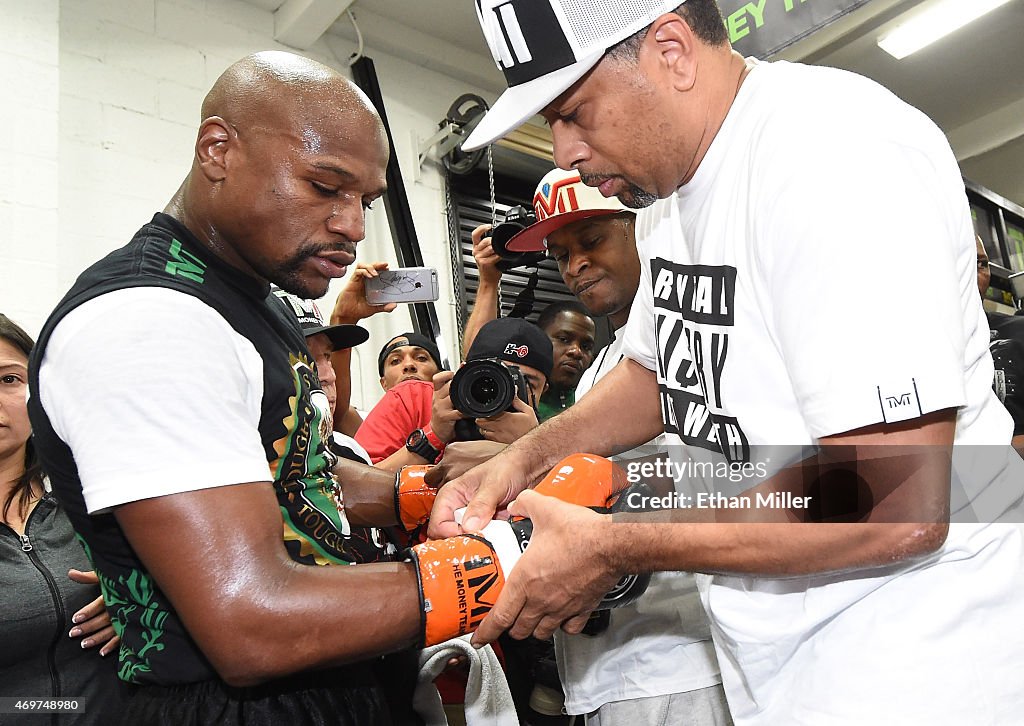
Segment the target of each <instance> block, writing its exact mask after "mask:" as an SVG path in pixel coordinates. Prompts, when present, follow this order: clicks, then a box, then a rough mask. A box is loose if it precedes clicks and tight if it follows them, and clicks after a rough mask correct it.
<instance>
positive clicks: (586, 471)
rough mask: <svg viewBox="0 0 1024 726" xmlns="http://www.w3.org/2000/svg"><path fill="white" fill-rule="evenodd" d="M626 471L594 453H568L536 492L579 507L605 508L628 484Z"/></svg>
mask: <svg viewBox="0 0 1024 726" xmlns="http://www.w3.org/2000/svg"><path fill="white" fill-rule="evenodd" d="M628 484H629V481H628V480H627V478H626V472H625V470H623V468H622V467H620V466H618V465H617V464H615V463H614V462H612V461H611V460H609V459H606V458H604V457H603V456H597V455H596V454H571V455H569V456H567V457H565V458H564V459H562V460H561V461H560V462H558V464H556V465H555V466H554V468H553V469H551V471H549V472H548V475H547V476H545V477H544V479H542V480H541V482H540V483H539V484H537V486H536V488H535V490H536V491H537V493H539V494H546V495H547V496H549V497H555V498H556V499H561V500H562V501H563V502H568V503H569V504H578V505H580V506H582V507H594V508H604V507H608V506H610V505H611V502H612V501H614V500H615V498H616V497H617V496H618V494H619V492H620V491H622V490H623V489H625V488H626V486H628Z"/></svg>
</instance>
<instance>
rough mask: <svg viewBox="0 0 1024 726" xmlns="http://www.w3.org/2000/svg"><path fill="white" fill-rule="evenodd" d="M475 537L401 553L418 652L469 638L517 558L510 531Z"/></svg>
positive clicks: (502, 525) (499, 525)
mask: <svg viewBox="0 0 1024 726" xmlns="http://www.w3.org/2000/svg"><path fill="white" fill-rule="evenodd" d="M484 533H485V534H486V535H487V537H488V538H485V537H484V536H483V535H481V534H460V535H457V536H455V537H449V538H448V539H438V540H431V541H429V542H424V543H422V544H418V545H416V546H415V547H411V548H409V550H407V559H408V560H409V561H410V562H412V563H413V564H414V565H416V577H417V580H418V582H419V586H420V605H421V608H422V609H421V612H422V613H423V616H422V623H423V647H427V646H431V645H436V644H438V643H443V642H444V641H446V640H450V639H451V638H457V637H459V636H460V635H465V634H466V633H472V632H473V631H474V630H476V628H477V626H479V625H480V623H481V622H482V621H483V619H484V618H485V617H486V616H487V613H489V612H490V611H491V608H492V607H494V603H495V602H496V601H497V600H498V595H499V594H501V589H502V588H503V587H504V586H505V578H506V577H507V576H508V574H509V573H510V572H511V571H512V568H513V567H514V566H515V563H516V562H517V561H518V560H519V557H520V555H521V554H522V547H523V546H525V545H520V544H519V543H518V542H517V539H516V534H515V532H514V530H513V527H512V526H511V525H510V524H509V523H508V522H491V523H490V524H489V525H488V526H487V527H486V528H485V532H484Z"/></svg>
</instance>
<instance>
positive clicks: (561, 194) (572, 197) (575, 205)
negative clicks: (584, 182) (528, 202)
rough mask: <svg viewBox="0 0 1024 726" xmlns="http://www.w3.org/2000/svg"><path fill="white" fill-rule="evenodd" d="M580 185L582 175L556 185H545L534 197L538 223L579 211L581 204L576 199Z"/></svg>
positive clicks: (555, 183) (558, 181)
mask: <svg viewBox="0 0 1024 726" xmlns="http://www.w3.org/2000/svg"><path fill="white" fill-rule="evenodd" d="M579 183H580V175H579V174H578V173H577V174H574V175H572V176H569V177H566V178H565V179H559V180H557V181H555V182H554V183H547V184H544V185H543V186H542V187H541V188H540V189H538V190H537V193H536V194H534V195H533V211H534V212H535V213H536V215H537V221H538V222H540V221H542V220H545V219H547V218H548V217H551V216H553V215H555V214H565V213H566V212H575V211H577V210H578V209H579V208H580V203H579V201H578V200H577V199H576V185H577V184H579Z"/></svg>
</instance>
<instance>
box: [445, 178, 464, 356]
mask: <svg viewBox="0 0 1024 726" xmlns="http://www.w3.org/2000/svg"><path fill="white" fill-rule="evenodd" d="M454 208H455V205H454V204H453V203H452V175H451V172H447V171H446V173H445V175H444V214H445V220H446V221H447V223H448V251H449V252H450V254H451V258H452V282H453V284H452V289H453V294H454V296H455V311H456V312H455V325H456V327H457V328H458V336H459V337H458V344H459V350H460V356H459V357H460V358H461V350H462V336H463V333H464V332H465V321H464V320H463V308H462V286H463V285H464V284H465V276H464V275H463V266H462V240H461V239H460V237H459V229H458V226H457V225H456V222H455V214H454ZM460 276H462V279H461V280H460V279H459V278H460Z"/></svg>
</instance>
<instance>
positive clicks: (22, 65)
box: [0, 0, 59, 334]
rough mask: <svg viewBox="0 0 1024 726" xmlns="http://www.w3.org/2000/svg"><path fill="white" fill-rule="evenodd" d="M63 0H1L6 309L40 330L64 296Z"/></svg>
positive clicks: (0, 300)
mask: <svg viewBox="0 0 1024 726" xmlns="http://www.w3.org/2000/svg"><path fill="white" fill-rule="evenodd" d="M58 6H59V3H58V1H57V0H38V1H37V2H23V0H0V18H3V21H2V24H0V40H2V42H0V88H2V89H4V90H3V94H2V97H0V159H3V162H2V165H0V166H2V171H0V312H2V313H4V314H6V315H8V316H9V317H10V318H11V319H13V320H14V321H15V322H17V323H19V324H20V325H22V326H23V327H24V328H25V329H26V330H28V331H29V332H31V333H33V334H34V333H35V332H36V331H37V330H38V328H39V326H40V325H41V324H42V322H43V320H44V319H45V317H46V313H47V312H48V308H49V306H50V305H52V303H53V301H55V300H56V294H57V284H56V277H57V275H56V273H57V266H58V265H57V259H58V256H57V249H56V245H57V218H58V183H57V176H58V131H57V129H58V117H57V109H58V77H59V62H58V47H59V30H58Z"/></svg>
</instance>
